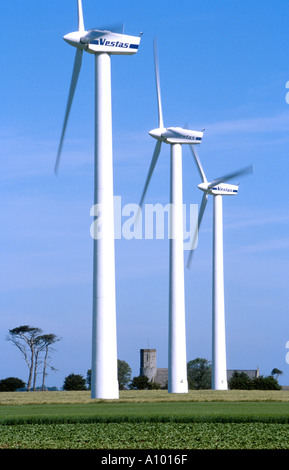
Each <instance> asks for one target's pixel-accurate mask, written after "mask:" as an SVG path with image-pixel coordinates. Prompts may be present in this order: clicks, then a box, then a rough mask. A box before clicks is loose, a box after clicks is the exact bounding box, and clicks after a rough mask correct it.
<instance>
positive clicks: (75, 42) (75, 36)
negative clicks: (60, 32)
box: [63, 31, 85, 49]
mask: <svg viewBox="0 0 289 470" xmlns="http://www.w3.org/2000/svg"><path fill="white" fill-rule="evenodd" d="M82 36H83V32H81V31H74V32H73V33H68V34H66V35H65V36H63V39H64V41H66V42H67V43H68V44H70V45H71V46H74V47H81V49H83V48H84V46H85V45H84V44H82V43H81V42H80V39H81V37H82Z"/></svg>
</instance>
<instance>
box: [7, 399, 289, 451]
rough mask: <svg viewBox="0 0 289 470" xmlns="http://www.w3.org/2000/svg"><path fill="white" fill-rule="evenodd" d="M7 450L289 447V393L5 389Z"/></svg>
mask: <svg viewBox="0 0 289 470" xmlns="http://www.w3.org/2000/svg"><path fill="white" fill-rule="evenodd" d="M0 449H289V392H287V391H256V390H254V391H236V390H234V391H233V390H232V391H225V392H221V391H212V390H203V391H190V392H189V393H188V394H184V395H174V394H168V393H167V391H162V390H156V391H153V390H151V391H121V392H120V398H119V400H91V398H90V393H89V392H85V391H84V392H29V393H27V392H14V393H0Z"/></svg>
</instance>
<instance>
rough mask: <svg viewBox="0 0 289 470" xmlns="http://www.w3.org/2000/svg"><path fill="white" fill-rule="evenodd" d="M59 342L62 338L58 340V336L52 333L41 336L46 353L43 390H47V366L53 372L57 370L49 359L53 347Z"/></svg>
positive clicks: (43, 349)
mask: <svg viewBox="0 0 289 470" xmlns="http://www.w3.org/2000/svg"><path fill="white" fill-rule="evenodd" d="M57 341H60V338H57V336H56V335H54V334H52V333H51V334H48V335H43V336H41V342H42V351H44V358H43V373H42V390H44V389H45V377H46V375H47V373H46V369H47V366H48V367H50V369H52V370H56V369H55V368H54V367H52V366H51V365H50V363H49V362H48V359H49V356H48V352H49V350H51V349H53V348H51V345H52V344H54V343H56V342H57Z"/></svg>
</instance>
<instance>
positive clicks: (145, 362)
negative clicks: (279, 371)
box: [140, 349, 259, 388]
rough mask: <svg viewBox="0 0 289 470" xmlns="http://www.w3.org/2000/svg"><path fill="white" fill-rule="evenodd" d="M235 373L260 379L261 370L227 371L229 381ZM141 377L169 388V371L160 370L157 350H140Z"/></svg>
mask: <svg viewBox="0 0 289 470" xmlns="http://www.w3.org/2000/svg"><path fill="white" fill-rule="evenodd" d="M234 372H238V373H241V372H244V373H245V374H247V375H248V377H249V378H250V379H254V378H255V377H259V369H258V367H257V369H251V370H238V369H233V370H227V380H230V378H231V377H232V375H233V373H234ZM140 375H145V376H146V377H147V378H148V379H149V381H150V382H154V383H157V384H159V385H160V387H161V388H167V386H168V369H165V368H163V369H160V368H158V367H157V350H156V349H141V350H140Z"/></svg>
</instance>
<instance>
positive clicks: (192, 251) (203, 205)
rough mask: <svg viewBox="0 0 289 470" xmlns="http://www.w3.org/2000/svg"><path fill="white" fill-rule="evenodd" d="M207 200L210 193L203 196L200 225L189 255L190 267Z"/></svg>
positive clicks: (188, 262) (188, 264)
mask: <svg viewBox="0 0 289 470" xmlns="http://www.w3.org/2000/svg"><path fill="white" fill-rule="evenodd" d="M207 202H208V193H204V195H203V197H202V202H201V206H200V210H199V216H198V226H197V227H196V230H195V233H194V237H193V241H192V246H191V250H190V254H189V257H188V261H187V268H190V267H191V262H192V257H193V253H194V246H195V243H196V238H197V232H198V230H199V229H200V226H201V222H202V219H203V215H204V212H205V209H206V205H207Z"/></svg>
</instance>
